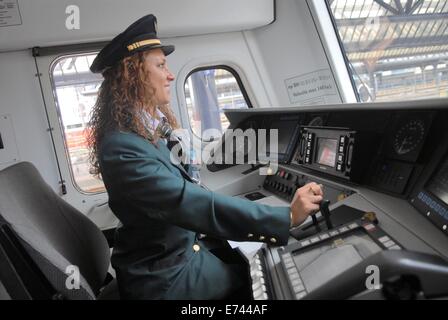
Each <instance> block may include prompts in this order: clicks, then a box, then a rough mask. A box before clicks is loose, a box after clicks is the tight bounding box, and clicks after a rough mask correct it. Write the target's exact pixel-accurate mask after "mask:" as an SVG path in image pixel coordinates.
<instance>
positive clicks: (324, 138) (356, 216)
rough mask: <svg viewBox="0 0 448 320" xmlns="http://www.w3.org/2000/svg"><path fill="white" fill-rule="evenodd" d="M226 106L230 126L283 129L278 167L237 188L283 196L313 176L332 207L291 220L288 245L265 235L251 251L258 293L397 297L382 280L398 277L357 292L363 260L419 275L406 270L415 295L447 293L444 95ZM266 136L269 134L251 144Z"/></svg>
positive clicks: (258, 195) (255, 195) (447, 117)
mask: <svg viewBox="0 0 448 320" xmlns="http://www.w3.org/2000/svg"><path fill="white" fill-rule="evenodd" d="M227 116H228V118H229V119H230V122H231V128H247V127H250V128H257V129H266V130H269V129H278V131H279V132H278V146H279V148H278V161H277V164H278V170H277V171H276V172H272V174H271V175H268V176H266V177H263V178H259V179H260V181H262V183H261V184H260V185H259V187H258V188H257V189H256V190H248V192H246V193H245V194H244V195H242V196H244V197H245V198H247V199H250V200H252V201H260V199H262V198H265V197H274V198H279V199H282V200H283V201H284V202H285V203H289V202H290V201H291V200H292V198H293V196H294V193H295V191H296V190H297V188H300V187H301V186H302V185H304V184H306V183H307V182H310V181H316V182H317V183H320V184H322V186H323V188H324V194H325V198H326V199H328V200H329V201H330V206H329V210H326V209H325V210H324V209H323V208H321V211H320V212H319V213H317V214H316V215H315V219H311V218H309V219H308V220H307V221H306V222H305V223H304V224H302V225H301V226H299V227H296V228H292V229H291V230H290V235H291V237H290V241H289V243H288V245H287V246H284V247H280V248H278V247H275V246H267V245H264V246H263V247H262V248H261V249H260V250H259V251H257V252H255V253H254V255H251V256H250V257H249V260H250V265H251V279H252V283H253V288H254V298H256V299H265V298H267V299H309V298H331V296H329V294H330V293H331V294H332V295H334V297H340V298H360V297H361V298H363V297H364V298H368V297H376V298H383V299H384V298H393V295H390V292H388V291H387V290H388V288H389V286H391V285H396V283H390V282H388V281H385V282H384V283H383V288H385V289H382V290H380V291H377V292H376V294H373V292H372V291H369V290H366V291H364V292H362V291H363V290H361V289H362V286H364V283H365V280H366V279H365V277H366V272H365V271H366V270H361V269H359V268H361V266H363V267H366V266H367V265H366V263H367V262H369V263H371V264H372V263H373V264H375V263H377V264H379V267H380V269H381V270H395V271H393V272H389V273H387V275H388V277H389V278H390V279H389V280H390V281H392V279H401V280H400V281H402V282H404V283H405V284H409V283H410V282H409V281H411V282H412V281H414V280H415V279H411V280H409V279H408V278H406V277H404V278H403V274H405V273H410V274H412V275H413V276H415V277H416V279H418V283H419V284H420V287H419V288H420V289H419V290H420V291H419V292H417V291H418V290H416V292H414V293H415V294H416V295H417V294H420V295H423V297H424V298H435V297H437V298H440V297H447V296H448V290H445V289H443V287H444V286H445V287H446V288H448V267H447V266H448V263H447V261H448V230H447V228H448V227H447V226H448V131H447V130H446V128H445V127H446V124H447V123H448V101H447V100H443V99H441V100H438V101H436V100H431V101H416V102H408V103H407V104H404V103H395V104H363V105H353V106H344V107H342V108H341V106H323V107H316V106H313V108H285V109H282V110H278V109H276V110H274V109H268V110H253V111H252V110H248V111H242V110H235V111H229V113H228V114H227ZM269 144H272V141H271V140H268V139H267V140H266V145H265V147H264V148H263V147H262V148H261V149H257V153H260V152H261V153H262V152H266V150H268V149H269ZM307 158H308V159H307ZM262 165H266V164H265V163H264V164H262ZM338 165H340V166H339V167H338ZM257 168H258V167H257V166H254V165H253V164H252V169H253V170H256V169H257ZM218 171H219V170H218ZM245 172H246V173H247V172H248V171H245ZM251 172H254V171H251ZM254 174H255V173H254ZM328 217H331V221H332V223H331V224H328V221H327V218H328ZM402 261H408V262H410V263H409V265H405V264H403V263H402ZM421 264H427V265H428V266H430V270H429V271H428V270H423V269H419V267H418V266H419V265H421ZM431 268H433V269H431ZM435 269H437V270H439V271H440V272H438V273H437V272H436V273H434V272H432V271H431V270H435ZM316 270H319V271H318V272H317V271H316ZM356 270H357V271H356ZM360 270H361V271H362V272H361V271H360ZM355 271H356V272H358V274H357V276H356V277H355ZM360 272H361V274H359V273H360ZM355 278H356V279H357V280H356V281H357V282H356V283H355V282H354V281H355V280H354V279H355ZM394 281H395V280H394ZM361 282H362V285H360V283H361ZM348 283H350V285H351V286H352V287H353V288H358V289H359V290H358V291H357V292H355V291H352V289H349V286H347V284H348ZM400 283H401V282H400ZM263 284H264V285H263ZM335 288H346V292H345V293H339V292H338V290H337V289H335ZM364 289H365V288H364ZM342 291H343V290H342ZM378 292H380V294H378ZM414 293H413V294H414ZM414 297H416V296H414Z"/></svg>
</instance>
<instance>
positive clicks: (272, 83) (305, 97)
mask: <svg viewBox="0 0 448 320" xmlns="http://www.w3.org/2000/svg"><path fill="white" fill-rule="evenodd" d="M245 35H246V37H247V40H248V43H249V44H250V48H251V50H252V54H253V56H254V58H255V59H256V61H257V66H258V69H259V70H260V74H261V75H262V77H263V81H264V85H265V87H266V90H267V92H269V97H270V105H263V107H264V106H265V107H279V106H280V107H288V106H300V105H309V104H330V103H340V102H341V98H340V95H339V92H338V88H337V87H336V84H335V83H334V77H333V75H332V70H331V68H330V66H329V64H328V61H327V57H326V56H325V52H324V50H323V47H322V44H321V42H320V40H319V35H318V33H317V31H316V28H315V26H314V23H313V19H312V17H311V13H310V10H309V8H308V5H307V2H306V1H304V0H279V1H276V20H275V22H273V23H272V24H270V25H268V26H265V27H261V28H257V29H255V30H252V31H246V32H245ZM322 76H323V77H327V76H330V77H331V79H329V80H323V81H320V80H319V77H322ZM306 80H308V81H310V82H312V83H310V84H303V81H306ZM314 80H317V82H314ZM294 83H296V84H297V86H296V87H295V88H294V89H293V90H289V91H288V88H287V87H288V85H291V84H294ZM302 84H303V85H302ZM322 85H325V86H326V88H321V90H319V86H322ZM328 85H331V86H332V88H328ZM314 89H316V91H314ZM292 94H295V96H292Z"/></svg>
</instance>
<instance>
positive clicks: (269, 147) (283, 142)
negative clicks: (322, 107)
mask: <svg viewBox="0 0 448 320" xmlns="http://www.w3.org/2000/svg"><path fill="white" fill-rule="evenodd" d="M297 125H298V121H297V120H283V121H282V120H279V121H274V122H272V123H271V125H270V128H269V129H270V130H277V135H278V140H277V141H276V143H277V154H275V153H274V151H275V145H274V143H275V142H274V141H271V139H270V138H271V134H270V132H269V131H268V132H266V145H265V146H263V148H261V150H259V153H260V152H261V153H263V152H264V153H265V154H266V155H268V156H269V157H270V159H272V158H277V159H278V161H282V160H283V159H284V157H285V156H286V153H287V152H288V146H289V145H290V143H291V140H292V139H293V138H294V136H295V134H294V133H295V129H296V127H297Z"/></svg>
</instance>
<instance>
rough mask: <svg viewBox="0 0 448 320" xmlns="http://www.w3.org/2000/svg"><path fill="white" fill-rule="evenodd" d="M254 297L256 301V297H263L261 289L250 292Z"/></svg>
mask: <svg viewBox="0 0 448 320" xmlns="http://www.w3.org/2000/svg"><path fill="white" fill-rule="evenodd" d="M252 292H253V295H254V299H257V298H258V297H261V296H263V291H262V290H261V288H258V289H257V290H254V291H252Z"/></svg>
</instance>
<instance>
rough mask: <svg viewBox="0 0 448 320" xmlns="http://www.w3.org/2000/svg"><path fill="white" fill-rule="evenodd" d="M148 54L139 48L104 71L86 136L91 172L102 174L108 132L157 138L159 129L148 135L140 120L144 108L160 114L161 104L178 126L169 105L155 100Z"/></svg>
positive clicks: (170, 121) (152, 114)
mask: <svg viewBox="0 0 448 320" xmlns="http://www.w3.org/2000/svg"><path fill="white" fill-rule="evenodd" d="M145 56H146V52H138V53H136V54H134V55H132V56H130V57H127V58H125V59H123V60H122V61H120V62H119V63H118V64H117V65H115V66H114V67H112V68H109V69H107V70H105V71H104V72H103V77H104V81H103V83H102V84H101V87H100V89H99V94H98V99H97V101H96V103H95V105H94V107H93V109H92V112H91V118H90V123H89V124H90V125H89V132H88V138H87V140H88V144H89V148H90V155H89V160H90V163H91V165H92V169H93V170H92V173H93V174H95V175H97V176H99V175H100V166H99V162H98V152H99V150H100V146H101V141H102V139H103V138H104V136H105V134H106V133H107V132H110V131H113V130H120V131H128V132H134V133H136V134H138V135H140V136H142V137H144V138H147V139H149V140H150V141H151V142H152V143H155V142H156V141H157V139H158V138H159V137H158V136H157V133H156V135H155V136H148V132H147V130H146V129H145V127H144V125H143V123H142V121H141V111H142V110H145V111H146V112H148V113H149V114H150V115H151V116H153V117H157V115H156V112H155V110H156V108H158V109H159V110H160V111H161V112H162V113H163V114H164V115H165V116H166V117H167V120H168V122H169V124H170V125H171V126H172V127H173V128H174V129H176V128H178V127H179V126H178V123H177V121H176V118H175V116H174V114H173V112H172V110H171V108H170V106H169V105H164V106H156V105H155V103H154V99H153V97H154V88H153V87H152V86H151V81H150V78H151V75H150V73H149V72H148V70H147V69H146V68H145V63H144V62H145Z"/></svg>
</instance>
